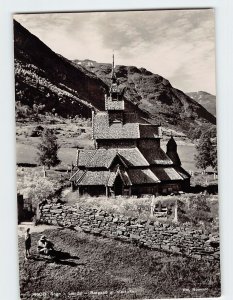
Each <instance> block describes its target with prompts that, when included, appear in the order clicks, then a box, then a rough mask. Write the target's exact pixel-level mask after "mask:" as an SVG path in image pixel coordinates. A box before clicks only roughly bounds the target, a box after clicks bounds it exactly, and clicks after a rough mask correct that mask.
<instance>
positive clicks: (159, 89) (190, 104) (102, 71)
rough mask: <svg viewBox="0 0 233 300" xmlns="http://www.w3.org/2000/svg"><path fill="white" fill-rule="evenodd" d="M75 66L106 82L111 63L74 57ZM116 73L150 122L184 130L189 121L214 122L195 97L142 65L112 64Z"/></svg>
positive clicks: (108, 81) (197, 122)
mask: <svg viewBox="0 0 233 300" xmlns="http://www.w3.org/2000/svg"><path fill="white" fill-rule="evenodd" d="M74 62H75V63H76V64H77V65H78V66H83V67H85V68H86V69H87V70H89V71H90V72H93V73H94V74H96V75H97V76H98V77H99V78H100V79H101V80H102V81H104V82H105V83H106V84H107V85H109V83H110V75H111V64H104V63H98V62H95V61H91V60H84V61H80V60H75V61H74ZM116 74H117V77H118V79H119V84H120V86H121V87H122V89H123V88H124V89H125V94H124V95H125V98H126V99H128V100H130V101H132V102H133V103H134V104H136V105H137V106H138V108H140V110H143V111H145V112H147V113H148V114H149V115H150V118H151V119H152V122H160V123H161V124H163V125H166V124H169V125H170V126H175V127H178V128H179V129H181V130H183V131H184V130H186V129H187V128H189V127H190V124H191V123H192V124H193V123H194V124H197V125H198V124H199V125H200V124H202V123H203V122H207V123H212V124H214V123H215V122H216V119H215V117H214V116H213V115H212V114H210V113H209V112H208V111H207V110H206V109H205V108H203V107H202V106H201V105H200V104H198V103H197V102H196V101H194V100H193V99H191V98H190V97H189V96H187V95H186V94H184V93H183V92H182V91H180V90H178V89H175V88H173V87H172V86H171V84H170V82H169V81H168V80H166V79H165V78H163V77H161V76H159V75H157V74H153V73H151V72H149V71H148V70H146V69H144V68H140V69H138V68H136V67H134V66H116Z"/></svg>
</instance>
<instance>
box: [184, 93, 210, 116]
mask: <svg viewBox="0 0 233 300" xmlns="http://www.w3.org/2000/svg"><path fill="white" fill-rule="evenodd" d="M186 94H187V95H188V96H189V97H191V98H192V99H194V100H195V101H197V102H198V103H199V104H201V105H202V106H203V107H205V109H206V110H208V111H209V112H210V113H211V114H212V115H214V116H216V96H214V95H212V94H209V93H207V92H203V91H199V92H192V93H186Z"/></svg>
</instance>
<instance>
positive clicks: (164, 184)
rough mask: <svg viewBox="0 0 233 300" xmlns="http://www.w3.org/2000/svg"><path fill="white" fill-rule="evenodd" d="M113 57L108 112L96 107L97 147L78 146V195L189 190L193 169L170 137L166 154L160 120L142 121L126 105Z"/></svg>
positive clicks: (73, 182)
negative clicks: (183, 162) (157, 122)
mask: <svg viewBox="0 0 233 300" xmlns="http://www.w3.org/2000/svg"><path fill="white" fill-rule="evenodd" d="M124 108H125V102H124V98H123V95H122V93H121V92H120V90H119V84H118V80H117V77H116V73H115V67H114V56H113V63H112V74H111V85H110V89H109V94H108V95H105V111H101V112H94V111H93V112H92V139H93V140H94V144H95V149H93V150H79V149H78V150H77V157H76V170H75V172H74V173H73V175H72V176H71V178H70V181H71V186H72V189H73V190H77V191H78V194H79V196H81V195H84V194H89V195H90V196H102V195H106V196H107V197H109V196H118V195H124V196H131V195H136V196H141V195H144V194H153V195H159V194H170V193H172V192H178V191H180V190H182V191H184V190H187V189H188V188H189V186H190V177H191V176H190V174H189V173H188V172H186V171H185V170H184V169H183V168H182V166H181V161H180V158H179V155H178V153H177V144H176V142H175V140H174V138H173V137H172V136H171V138H170V140H169V141H168V143H167V151H166V153H165V152H164V151H163V150H162V149H161V147H160V140H161V139H162V132H161V128H160V125H151V124H148V123H141V122H138V119H137V118H135V114H134V113H128V112H126V111H125V110H124Z"/></svg>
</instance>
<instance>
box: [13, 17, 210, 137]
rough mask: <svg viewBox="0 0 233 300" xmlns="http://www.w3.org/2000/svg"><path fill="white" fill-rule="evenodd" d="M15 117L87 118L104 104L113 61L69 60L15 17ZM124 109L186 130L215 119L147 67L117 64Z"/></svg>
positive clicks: (165, 125) (164, 124)
mask: <svg viewBox="0 0 233 300" xmlns="http://www.w3.org/2000/svg"><path fill="white" fill-rule="evenodd" d="M14 52H15V98H16V118H23V117H25V116H27V115H28V114H32V115H33V114H46V113H52V114H57V115H58V116H59V115H61V116H63V117H73V116H76V115H78V116H82V117H90V116H91V110H92V109H95V110H103V109H104V94H105V93H106V92H107V91H108V86H109V84H110V74H111V65H110V64H103V63H97V62H94V61H91V60H85V61H79V60H75V61H69V60H68V59H66V58H64V57H62V56H61V55H59V54H56V53H55V52H53V51H52V50H51V49H50V48H49V47H48V46H46V45H45V44H44V43H43V42H42V41H40V40H39V39H38V38H37V37H36V36H34V35H32V34H31V33H30V32H29V31H28V30H26V29H25V28H24V27H23V26H21V25H20V24H19V23H18V22H16V21H14ZM116 74H117V77H118V78H119V84H120V87H121V88H122V90H123V91H124V98H125V101H126V109H127V110H128V111H132V112H135V113H136V114H137V115H138V117H139V118H144V119H146V120H147V121H148V122H150V123H156V124H157V123H161V124H162V125H163V126H164V127H167V128H171V129H174V130H179V131H182V132H184V133H187V132H188V130H189V128H190V126H191V125H192V126H198V125H202V124H210V125H211V124H215V122H216V119H215V117H214V116H213V115H212V114H211V113H209V112H208V111H207V110H206V109H205V108H204V107H203V106H201V105H200V104H199V103H197V102H196V101H195V100H193V99H191V98H190V97H189V96H187V95H185V94H184V93H183V92H182V91H179V90H177V89H175V88H173V87H172V86H171V84H170V83H169V81H168V80H166V79H165V78H163V77H161V76H159V75H156V74H153V73H151V72H149V71H147V70H146V69H143V68H140V69H138V68H136V67H133V66H116Z"/></svg>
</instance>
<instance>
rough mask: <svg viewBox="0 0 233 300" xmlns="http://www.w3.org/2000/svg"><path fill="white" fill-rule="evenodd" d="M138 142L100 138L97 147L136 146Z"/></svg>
mask: <svg viewBox="0 0 233 300" xmlns="http://www.w3.org/2000/svg"><path fill="white" fill-rule="evenodd" d="M136 145H137V143H136V141H135V140H98V141H97V142H96V146H97V148H105V149H109V148H134V147H136Z"/></svg>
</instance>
